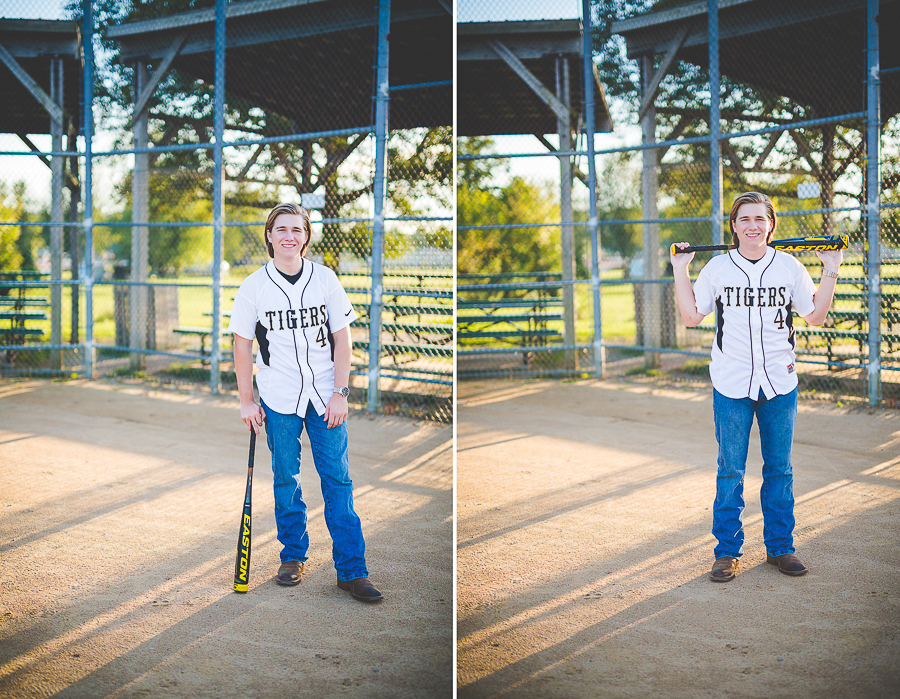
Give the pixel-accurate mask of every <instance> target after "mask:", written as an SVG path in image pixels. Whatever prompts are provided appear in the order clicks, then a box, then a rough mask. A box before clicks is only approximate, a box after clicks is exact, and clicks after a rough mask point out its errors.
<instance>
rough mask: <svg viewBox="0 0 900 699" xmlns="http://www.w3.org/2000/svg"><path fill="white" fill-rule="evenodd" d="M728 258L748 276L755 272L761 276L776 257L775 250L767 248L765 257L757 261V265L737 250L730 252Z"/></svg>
mask: <svg viewBox="0 0 900 699" xmlns="http://www.w3.org/2000/svg"><path fill="white" fill-rule="evenodd" d="M728 256H729V257H730V258H731V259H732V261H733V262H734V263H735V264H736V265H737V266H738V267H740V268H741V269H742V270H744V271H745V272H747V273H748V274H749V273H750V272H753V271H754V270H755V271H756V274H759V273H760V272H762V270H763V269H765V268H766V266H767V265H768V264H769V263H770V262H771V261H772V258H773V257H774V256H775V248H770V247H767V248H766V254H765V255H763V256H762V258H760V259H759V260H757V261H756V262H755V263H754V262H750V260H748V259H747V258H746V257H744V256H743V255H741V253H740V252H738V251H737V249H734V250H729V251H728Z"/></svg>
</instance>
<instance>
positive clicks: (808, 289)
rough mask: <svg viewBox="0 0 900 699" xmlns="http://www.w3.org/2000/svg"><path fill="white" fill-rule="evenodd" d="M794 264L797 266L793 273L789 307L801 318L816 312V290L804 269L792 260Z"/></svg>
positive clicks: (796, 261)
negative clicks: (792, 289) (792, 287)
mask: <svg viewBox="0 0 900 699" xmlns="http://www.w3.org/2000/svg"><path fill="white" fill-rule="evenodd" d="M794 262H795V263H796V265H797V266H796V270H795V272H794V292H793V294H792V295H791V305H792V306H793V308H794V310H795V311H797V314H798V315H799V316H800V317H801V318H802V317H803V316H808V315H809V314H810V313H812V312H813V311H814V310H816V298H815V296H816V291H818V289H817V288H816V284H815V282H814V281H813V280H812V277H811V276H809V272H808V271H807V269H806V267H804V266H803V265H802V264H800V262H799V261H798V260H794Z"/></svg>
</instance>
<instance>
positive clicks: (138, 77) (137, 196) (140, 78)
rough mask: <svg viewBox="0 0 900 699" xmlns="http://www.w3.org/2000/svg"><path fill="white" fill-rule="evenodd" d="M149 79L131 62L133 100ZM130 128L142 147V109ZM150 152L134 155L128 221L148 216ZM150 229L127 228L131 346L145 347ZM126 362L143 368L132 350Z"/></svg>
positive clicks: (144, 131) (144, 134)
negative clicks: (128, 232) (129, 240)
mask: <svg viewBox="0 0 900 699" xmlns="http://www.w3.org/2000/svg"><path fill="white" fill-rule="evenodd" d="M149 79H150V76H149V73H148V71H147V65H146V64H145V63H144V62H143V61H138V62H137V63H135V64H134V95H135V102H137V98H138V96H139V95H140V94H141V93H142V92H143V91H144V87H145V86H146V85H147V81H148V80H149ZM136 116H137V119H135V121H134V127H133V134H134V135H133V137H132V140H133V143H134V147H135V148H136V149H138V148H146V147H147V145H148V143H149V140H150V138H149V135H148V130H147V129H148V122H149V119H148V115H147V110H146V109H145V110H143V111H142V112H141V113H140V115H136ZM149 164H150V154H149V153H135V154H134V171H133V173H132V175H131V222H132V223H134V222H138V223H147V222H148V221H149V219H150V173H149V169H148V168H149ZM149 236H150V229H149V228H147V226H132V228H131V281H132V282H134V283H135V284H134V285H133V286H132V287H131V288H130V289H129V290H128V326H129V330H128V346H129V347H131V348H132V349H138V350H142V349H148V348H149V347H150V345H149V344H148V342H147V340H148V338H147V334H148V333H147V331H148V328H149V326H150V323H151V317H150V289H149V288H148V287H146V286H143V284H145V283H146V281H147V279H148V277H149V272H150V270H149V267H150V245H149V240H148V238H149ZM130 365H131V368H132V369H143V368H144V367H145V365H146V362H145V361H144V355H143V354H141V353H140V352H132V353H131V359H130Z"/></svg>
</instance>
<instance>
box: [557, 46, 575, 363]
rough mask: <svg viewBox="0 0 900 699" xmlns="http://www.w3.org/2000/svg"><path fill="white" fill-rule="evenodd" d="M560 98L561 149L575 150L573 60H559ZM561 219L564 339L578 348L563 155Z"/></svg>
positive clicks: (567, 169)
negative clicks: (571, 79)
mask: <svg viewBox="0 0 900 699" xmlns="http://www.w3.org/2000/svg"><path fill="white" fill-rule="evenodd" d="M556 97H557V99H558V100H559V101H560V102H561V103H562V104H563V106H564V107H565V112H564V116H565V118H560V117H557V118H556V131H557V134H558V136H559V150H560V151H570V150H572V127H571V116H570V114H571V109H570V104H571V90H570V88H569V59H568V57H567V56H565V55H560V56H557V57H556ZM559 217H560V223H561V224H562V225H561V226H560V249H561V254H560V257H561V265H562V267H561V271H562V274H561V278H562V283H563V287H562V294H563V336H564V341H565V344H566V345H569V346H571V345H574V344H575V342H576V335H575V285H574V284H573V282H574V280H575V228H574V226H573V225H572V220H573V218H574V217H573V215H572V156H571V155H561V156H559ZM565 368H566V369H567V370H569V371H575V370H577V369H578V357H577V355H576V353H575V350H574V349H567V350H565Z"/></svg>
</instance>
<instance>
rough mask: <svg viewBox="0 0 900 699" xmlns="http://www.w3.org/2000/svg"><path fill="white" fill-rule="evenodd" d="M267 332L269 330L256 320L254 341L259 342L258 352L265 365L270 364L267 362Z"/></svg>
mask: <svg viewBox="0 0 900 699" xmlns="http://www.w3.org/2000/svg"><path fill="white" fill-rule="evenodd" d="M268 332H269V331H268V330H266V326H265V325H263V324H262V323H260V322H259V321H258V320H257V321H256V341H257V342H258V343H259V353H260V354H261V355H262V360H263V364H265V365H266V366H271V364H269V359H270V358H271V354H270V353H269V338H268V337H267V334H268Z"/></svg>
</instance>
